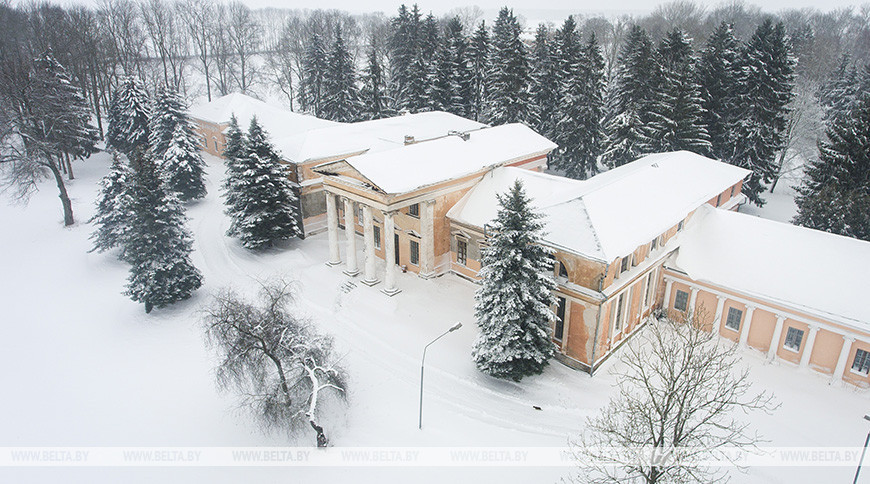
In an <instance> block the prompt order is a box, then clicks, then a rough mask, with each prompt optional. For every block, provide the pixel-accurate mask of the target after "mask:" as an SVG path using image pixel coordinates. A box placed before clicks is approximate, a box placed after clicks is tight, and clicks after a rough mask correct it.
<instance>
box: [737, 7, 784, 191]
mask: <svg viewBox="0 0 870 484" xmlns="http://www.w3.org/2000/svg"><path fill="white" fill-rule="evenodd" d="M741 72H742V74H741V77H740V98H739V101H740V107H741V110H740V113H739V115H738V118H737V120H736V123H735V124H734V126H733V127H732V128H731V130H730V134H731V138H730V142H729V146H730V147H731V149H730V150H729V151H728V152H727V153H726V156H725V157H724V159H723V161H727V162H728V163H731V164H732V165H736V166H740V167H743V168H746V169H749V170H752V173H751V174H750V175H749V179H748V180H746V181H745V182H744V183H743V193H744V194H746V196H747V197H749V200H750V201H751V202H752V203H754V204H756V205H758V206H762V205H764V200H763V199H762V198H761V193H762V192H763V191H764V190H765V184H767V183H770V181H771V180H772V179H773V176H774V171H775V166H774V165H775V164H774V161H775V160H774V157H775V156H776V153H777V152H778V151H779V150H780V149H782V147H783V142H784V134H785V129H786V125H787V114H788V107H787V106H788V103H789V102H791V100H792V98H793V97H794V94H793V89H794V59H793V58H792V56H791V53H790V52H789V44H788V38H787V36H786V33H785V27H784V26H783V24H782V22H780V23H777V24H776V25H774V24H773V21H771V20H770V19H766V20H765V21H764V22H762V23H761V25H759V26H758V28H757V29H756V30H755V33H754V34H753V35H752V38H751V39H750V40H749V43H748V44H747V45H746V48H745V50H744V55H743V69H742V71H741Z"/></svg>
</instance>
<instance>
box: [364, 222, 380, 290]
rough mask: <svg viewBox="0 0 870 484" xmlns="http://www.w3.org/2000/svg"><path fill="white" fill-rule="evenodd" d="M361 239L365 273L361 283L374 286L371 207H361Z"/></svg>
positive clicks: (375, 282) (373, 224)
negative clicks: (362, 241) (363, 247)
mask: <svg viewBox="0 0 870 484" xmlns="http://www.w3.org/2000/svg"><path fill="white" fill-rule="evenodd" d="M362 212H363V221H362V222H363V238H364V239H365V273H364V277H363V280H362V283H363V284H365V285H367V286H374V285H375V284H377V283H378V282H380V281H378V277H377V275H376V274H375V261H376V260H377V256H376V255H375V221H374V217H373V216H372V207H369V206H368V205H363V207H362Z"/></svg>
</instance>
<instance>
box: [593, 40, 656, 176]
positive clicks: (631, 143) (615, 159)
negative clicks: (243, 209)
mask: <svg viewBox="0 0 870 484" xmlns="http://www.w3.org/2000/svg"><path fill="white" fill-rule="evenodd" d="M656 71H657V66H656V61H655V50H654V49H653V46H652V41H651V40H650V38H649V35H648V34H647V33H646V31H645V30H644V29H643V28H641V27H639V26H637V25H634V26H632V27H631V30H630V31H629V33H628V37H627V38H626V40H625V44H624V45H623V46H622V49H621V50H620V52H619V58H618V59H617V65H616V73H615V75H614V77H613V79H612V81H611V82H610V87H609V90H608V93H607V103H606V105H605V115H604V134H605V136H606V140H605V147H604V152H603V153H602V155H601V158H602V161H604V163H605V164H607V165H608V166H610V167H616V166H620V165H624V164H626V163H629V162H631V161H634V160H636V159H637V158H639V157H640V156H642V155H645V154H648V153H650V145H651V140H650V139H649V138H648V137H647V135H646V133H645V132H644V129H643V128H644V127H645V126H646V125H647V124H648V123H649V116H648V115H647V113H648V112H649V110H650V103H651V102H652V99H653V95H654V89H653V88H654V86H653V80H654V79H655V78H656V77H657V74H656Z"/></svg>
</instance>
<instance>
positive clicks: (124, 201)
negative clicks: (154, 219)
mask: <svg viewBox="0 0 870 484" xmlns="http://www.w3.org/2000/svg"><path fill="white" fill-rule="evenodd" d="M133 185H134V179H133V171H132V170H131V169H130V166H129V165H128V164H127V162H126V161H125V160H124V158H123V155H121V154H120V153H118V152H117V151H116V152H113V153H112V166H111V168H109V173H108V174H106V176H104V177H103V179H102V180H101V181H100V194H99V195H98V196H97V200H96V206H97V210H96V213H95V214H94V216H93V217H92V218H91V220H89V222H90V223H92V224H94V225H95V226H96V230H94V233H93V234H91V237H90V238H91V240H92V241H93V242H94V248H93V249H91V251H97V252H105V251H107V250H111V249H114V248H116V247H117V248H120V249H121V252H120V253H119V258H121V259H124V250H125V247H126V240H127V234H128V232H129V230H130V221H131V220H132V219H133V212H132V210H133Z"/></svg>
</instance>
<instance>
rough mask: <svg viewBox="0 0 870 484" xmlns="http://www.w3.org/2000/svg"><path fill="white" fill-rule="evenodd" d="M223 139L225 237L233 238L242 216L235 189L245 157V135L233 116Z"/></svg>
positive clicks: (239, 179) (237, 190)
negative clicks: (228, 223) (226, 221)
mask: <svg viewBox="0 0 870 484" xmlns="http://www.w3.org/2000/svg"><path fill="white" fill-rule="evenodd" d="M225 137H226V145H225V146H224V152H223V155H224V160H225V161H226V165H227V172H226V173H227V176H226V178H225V179H224V183H223V197H224V205H226V210H225V213H226V214H227V215H229V217H230V228H229V229H228V230H227V235H229V236H231V237H233V236H235V235H237V231H236V225H237V223H238V220H239V217H240V216H241V214H242V206H241V204H240V202H239V200H240V197H239V192H240V189H239V188H237V187H240V186H241V183H242V182H241V180H242V175H243V173H244V170H245V167H244V164H243V163H242V160H243V158H244V157H245V156H246V155H247V142H246V140H245V134H244V133H242V130H241V129H240V128H239V121H238V120H237V119H236V116H235V115H232V116H230V123H229V125H228V126H227V130H226V136H225Z"/></svg>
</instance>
